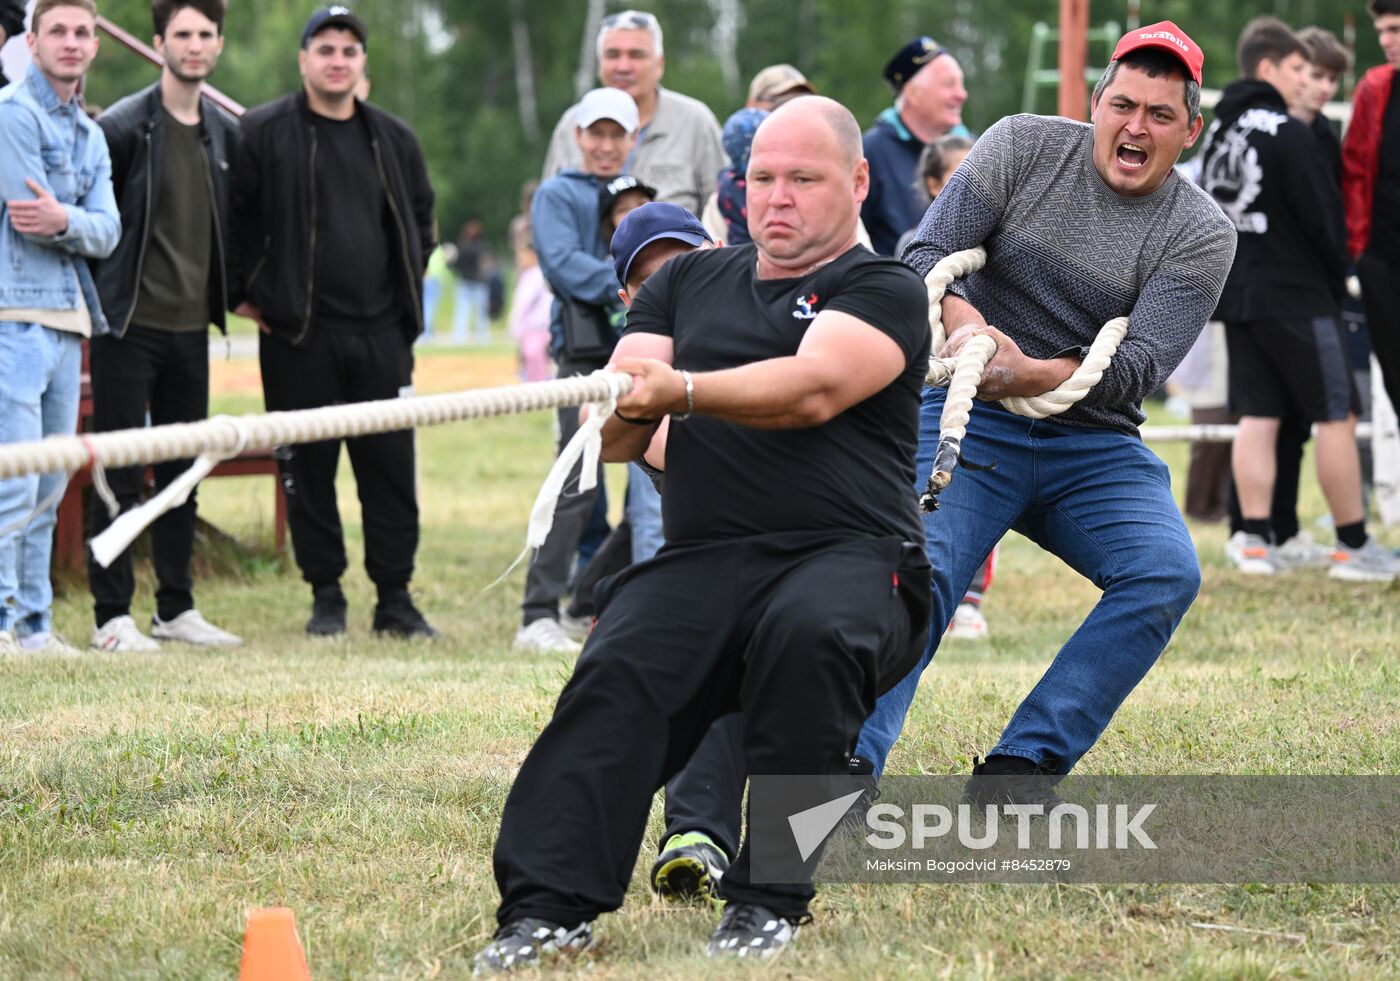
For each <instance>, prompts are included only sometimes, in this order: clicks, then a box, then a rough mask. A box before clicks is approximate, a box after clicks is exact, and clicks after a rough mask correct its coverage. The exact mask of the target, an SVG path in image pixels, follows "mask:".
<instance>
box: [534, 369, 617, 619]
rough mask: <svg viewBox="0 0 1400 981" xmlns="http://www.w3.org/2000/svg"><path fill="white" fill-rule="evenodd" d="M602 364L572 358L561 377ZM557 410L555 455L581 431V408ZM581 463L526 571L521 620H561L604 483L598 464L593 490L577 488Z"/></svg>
mask: <svg viewBox="0 0 1400 981" xmlns="http://www.w3.org/2000/svg"><path fill="white" fill-rule="evenodd" d="M601 367H603V365H602V364H601V363H599V362H593V361H588V362H581V361H570V360H568V359H564V360H561V361H560V362H559V372H558V376H559V377H560V378H570V377H573V376H574V375H586V374H589V373H591V372H593V371H595V370H597V369H598V368H601ZM557 411H558V414H559V415H558V419H559V441H558V445H557V446H556V448H555V452H556V454H557V453H558V451H559V450H562V449H563V448H564V445H565V444H566V443H568V442H569V440H570V439H572V438H573V435H574V433H576V432H578V407H577V406H566V407H564V408H561V409H559V410H557ZM582 466H583V464H582V462H579V463H577V464H575V465H574V469H573V470H572V471H571V472H570V473H569V476H568V479H567V480H565V481H564V493H563V494H562V495H561V496H560V498H559V502H558V503H557V504H556V505H555V506H554V524H553V525H552V526H550V529H549V537H548V538H546V539H545V541H544V544H543V545H541V546H540V547H539V549H538V550H537V551H536V552H535V554H534V555H532V556H530V566H529V569H528V571H527V572H526V573H525V598H524V600H523V601H522V602H521V604H520V607H521V620H522V622H523V623H525V624H531V623H534V622H535V621H536V620H543V619H546V618H548V619H550V620H557V619H559V600H560V599H561V598H563V597H564V596H566V595H567V594H568V592H569V579H570V577H571V576H572V574H573V568H574V555H575V553H577V552H578V543H579V539H580V538H582V537H583V532H584V529H585V528H587V527H588V521H589V518H590V517H591V516H592V514H593V505H594V503H595V502H596V501H597V499H598V487H600V486H602V483H603V465H602V464H601V463H600V464H598V484H597V485H595V486H594V488H593V489H592V490H587V491H580V490H579V489H578V480H579V474H580V472H581V469H582Z"/></svg>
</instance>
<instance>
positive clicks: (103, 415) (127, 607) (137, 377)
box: [88, 324, 209, 626]
mask: <svg viewBox="0 0 1400 981" xmlns="http://www.w3.org/2000/svg"><path fill="white" fill-rule="evenodd" d="M88 354H89V356H88V366H89V369H90V371H91V375H92V426H93V430H94V431H96V432H99V433H105V432H111V431H112V430H115V429H139V428H141V427H142V426H144V425H146V413H147V409H148V408H149V411H150V419H151V424H152V425H154V426H163V425H166V424H168V423H177V422H197V421H199V420H201V419H204V418H207V417H208V415H209V332H208V331H207V330H198V331H190V332H185V333H176V332H174V331H169V330H158V329H156V328H153V327H141V326H138V325H137V324H132V325H131V326H130V327H129V328H128V329H127V332H126V334H125V335H124V336H123V337H122V338H120V339H117V338H114V337H111V336H102V337H94V338H93V339H92V341H91V342H90V346H89V348H88ZM189 465H190V461H189V460H173V461H170V462H168V463H157V464H156V465H155V468H154V469H155V477H156V489H157V490H160V489H161V488H163V487H165V486H166V485H167V484H169V483H170V482H171V481H172V480H174V479H175V478H176V477H177V476H179V474H180V473H181V472H182V471H183V470H186V469H187V468H188V467H189ZM145 474H146V468H145V466H138V467H120V468H116V467H114V468H112V469H109V470H108V471H107V482H108V483H109V484H110V485H111V487H112V493H113V494H114V495H115V496H116V498H117V502H118V503H119V504H120V505H121V509H122V510H123V511H128V510H130V509H131V508H133V507H135V506H136V505H137V504H138V503H140V500H141V491H142V486H141V485H142V482H143V480H144V478H145ZM195 517H196V515H195V494H194V493H193V492H191V493H190V496H189V499H188V500H187V501H185V503H184V504H182V505H180V506H179V507H178V508H174V509H172V510H170V511H167V512H166V513H165V514H163V515H161V516H160V517H159V518H157V519H156V521H155V523H154V524H152V525H151V557H152V559H153V561H154V564H155V571H156V583H157V586H156V614H157V615H158V616H159V617H160V618H161V619H162V620H170V619H172V618H174V617H177V616H179V615H180V614H181V613H184V612H185V611H186V610H189V609H192V608H193V607H194V596H193V589H194V584H193V582H192V580H191V577H190V559H191V557H192V555H193V552H194V531H195ZM89 523H90V525H89V526H90V531H91V534H93V535H97V534H100V533H101V532H102V531H104V530H106V528H107V526H108V525H110V524H111V523H112V518H111V515H110V514H109V513H108V511H107V505H106V504H104V503H103V502H102V499H101V498H99V497H98V496H97V495H96V494H93V495H92V503H91V513H90V516H89ZM88 585H89V586H90V587H91V589H92V599H93V613H94V617H95V619H96V621H97V624H98V625H99V626H101V625H102V624H104V623H106V622H107V621H108V620H110V619H112V618H113V617H118V616H124V615H126V614H129V613H130V612H131V599H132V595H133V593H134V592H135V590H136V583H135V579H134V578H133V576H132V569H131V550H130V549H127V550H126V551H125V552H123V553H122V554H121V555H119V556H117V558H116V559H115V560H114V561H113V562H112V564H111V565H110V566H108V567H107V568H106V569H104V568H102V567H101V566H100V565H98V564H97V563H96V562H95V561H93V560H92V557H91V556H89V557H88Z"/></svg>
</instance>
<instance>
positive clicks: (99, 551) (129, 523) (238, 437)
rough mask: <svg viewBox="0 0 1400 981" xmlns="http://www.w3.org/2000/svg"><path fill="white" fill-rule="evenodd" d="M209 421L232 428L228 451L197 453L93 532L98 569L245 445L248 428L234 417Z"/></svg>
mask: <svg viewBox="0 0 1400 981" xmlns="http://www.w3.org/2000/svg"><path fill="white" fill-rule="evenodd" d="M209 421H210V422H215V423H219V424H220V425H223V426H227V427H229V428H230V429H232V430H233V433H234V439H235V442H234V445H233V448H232V449H231V450H230V451H229V452H228V453H214V452H209V453H201V454H200V455H199V456H198V457H197V458H196V459H195V461H194V463H192V464H190V467H189V469H188V470H186V471H185V472H184V473H182V474H180V476H178V477H176V478H175V479H174V480H172V481H171V482H170V483H169V484H167V485H166V486H165V488H164V489H163V490H161V492H160V493H159V494H157V495H156V496H155V497H153V498H151V499H150V500H149V501H147V502H146V503H144V504H142V505H141V506H140V507H135V508H132V509H131V510H130V511H128V512H126V513H125V514H123V515H121V516H120V517H118V518H116V519H115V520H114V521H113V522H112V523H111V524H110V525H108V526H107V528H106V530H104V531H103V532H102V533H101V534H100V535H95V536H94V537H93V539H92V541H91V543H90V544H91V545H92V557H93V560H94V561H96V562H97V564H98V565H100V566H102V568H104V569H105V568H107V567H108V566H109V565H111V564H112V563H113V562H114V561H115V560H116V558H117V556H119V555H121V554H122V553H123V552H125V551H126V550H127V549H128V548H129V547H130V546H131V543H132V542H134V541H136V538H137V536H138V535H140V534H141V532H143V531H145V530H146V529H147V528H148V527H150V526H151V525H152V524H154V523H155V520H156V519H157V518H159V517H160V516H161V515H162V514H165V513H166V512H167V511H173V510H174V509H175V508H178V507H179V506H180V505H181V504H184V503H185V502H186V501H187V500H189V498H190V494H191V493H193V491H194V489H195V488H196V487H197V486H199V482H200V481H201V480H203V479H204V478H205V477H207V476H209V472H210V471H211V470H213V469H214V468H215V467H217V466H218V465H219V464H220V463H222V462H223V461H224V460H227V459H229V458H230V457H235V456H238V454H240V453H242V452H243V450H244V449H245V448H246V447H247V445H248V428H247V426H245V425H244V424H243V421H242V420H240V419H237V418H235V417H234V416H215V417H214V418H213V419H211V420H209Z"/></svg>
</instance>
